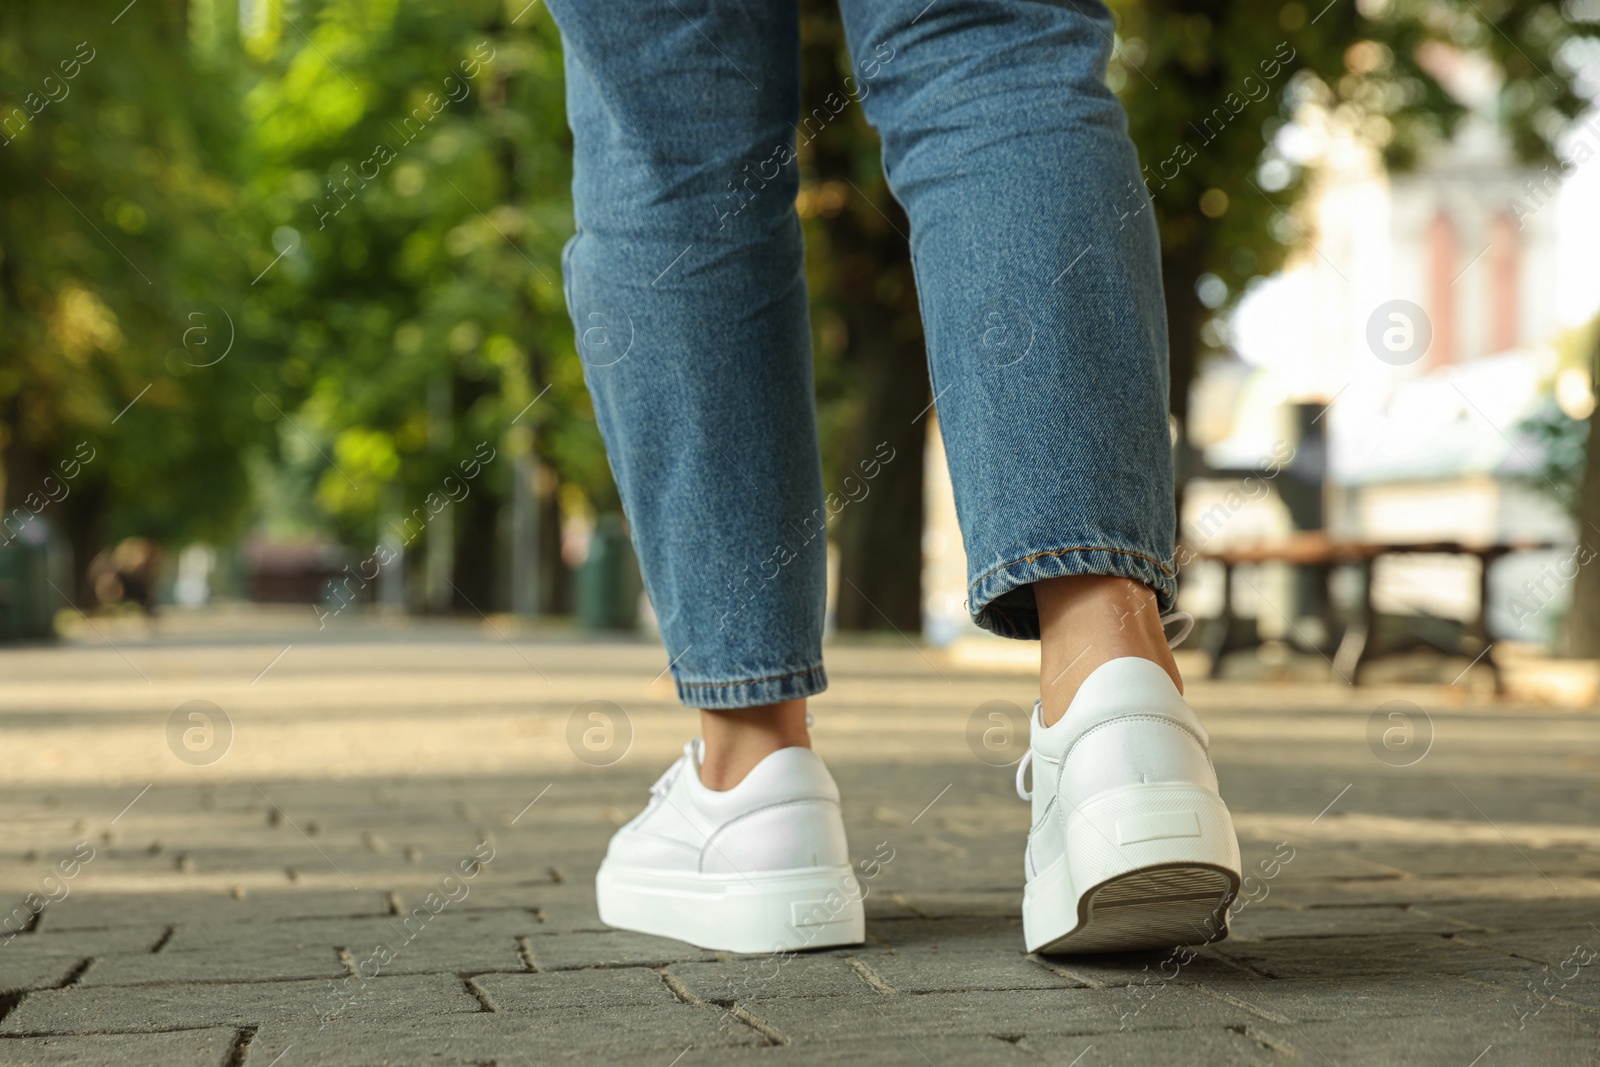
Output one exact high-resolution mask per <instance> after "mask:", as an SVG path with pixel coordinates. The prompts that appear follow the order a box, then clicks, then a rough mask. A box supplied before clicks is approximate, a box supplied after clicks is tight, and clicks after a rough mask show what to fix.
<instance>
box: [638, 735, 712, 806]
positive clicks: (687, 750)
mask: <svg viewBox="0 0 1600 1067" xmlns="http://www.w3.org/2000/svg"><path fill="white" fill-rule="evenodd" d="M699 743H700V741H699V739H698V738H696V739H695V740H693V741H690V742H688V743H687V744H685V745H684V746H683V755H681V756H679V757H678V758H677V759H676V760H674V761H673V762H672V766H670V767H668V768H667V769H666V770H664V771H662V772H661V777H660V778H657V779H656V783H655V785H652V786H651V787H650V806H651V807H654V806H655V805H656V804H658V803H660V802H661V801H662V800H664V799H666V795H667V792H668V791H669V790H670V789H671V788H672V783H673V782H675V781H677V780H678V775H680V774H682V773H683V768H684V767H686V766H688V765H689V764H690V763H693V762H694V746H695V745H698V744H699Z"/></svg>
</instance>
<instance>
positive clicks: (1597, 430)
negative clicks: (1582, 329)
mask: <svg viewBox="0 0 1600 1067" xmlns="http://www.w3.org/2000/svg"><path fill="white" fill-rule="evenodd" d="M1595 367H1596V369H1597V370H1600V340H1597V341H1596V351H1595ZM1597 385H1600V383H1597ZM1577 515H1578V557H1577V562H1578V563H1579V567H1578V574H1577V577H1576V578H1574V579H1573V583H1572V607H1571V609H1570V610H1569V611H1568V613H1567V642H1566V644H1567V647H1566V653H1567V654H1568V655H1569V656H1577V657H1580V658H1582V659H1600V407H1597V408H1596V409H1595V410H1594V411H1593V412H1591V413H1590V415H1589V444H1588V447H1587V448H1586V449H1585V451H1584V463H1583V478H1582V480H1581V481H1580V482H1579V483H1578V502H1577Z"/></svg>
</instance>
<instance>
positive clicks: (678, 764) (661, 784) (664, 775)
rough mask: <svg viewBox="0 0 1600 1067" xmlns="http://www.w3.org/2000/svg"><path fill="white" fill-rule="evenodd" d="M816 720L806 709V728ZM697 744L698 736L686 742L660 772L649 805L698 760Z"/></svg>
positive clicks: (653, 803)
mask: <svg viewBox="0 0 1600 1067" xmlns="http://www.w3.org/2000/svg"><path fill="white" fill-rule="evenodd" d="M816 721H817V720H816V717H815V716H813V715H812V714H811V712H809V711H807V712H806V729H808V730H809V729H810V728H811V727H812V726H814V725H816ZM698 744H701V741H700V739H699V738H698V737H697V738H695V739H694V740H693V741H689V742H687V743H686V744H685V745H684V746H683V755H681V756H679V757H678V758H677V759H676V760H674V761H673V764H672V766H670V767H668V768H667V769H666V770H664V771H662V772H661V777H660V778H657V779H656V782H655V784H654V785H652V786H651V787H650V806H651V807H654V806H655V805H656V804H658V803H660V802H661V801H662V800H664V799H666V796H667V793H668V792H669V791H670V790H671V789H672V783H673V782H676V781H677V780H678V775H680V774H682V773H683V768H684V767H685V766H688V765H690V764H693V763H696V762H698V761H697V760H696V758H695V757H696V750H695V746H696V745H698Z"/></svg>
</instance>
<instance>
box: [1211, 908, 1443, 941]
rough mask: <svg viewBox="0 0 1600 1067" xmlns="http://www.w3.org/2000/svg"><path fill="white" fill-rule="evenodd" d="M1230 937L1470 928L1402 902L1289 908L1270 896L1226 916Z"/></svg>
mask: <svg viewBox="0 0 1600 1067" xmlns="http://www.w3.org/2000/svg"><path fill="white" fill-rule="evenodd" d="M1228 926H1229V931H1230V933H1229V938H1228V939H1229V940H1230V941H1261V940H1266V939H1270V938H1275V937H1362V936H1367V935H1370V934H1390V933H1395V934H1400V933H1415V934H1446V933H1457V932H1460V931H1462V930H1470V929H1474V927H1473V926H1472V925H1471V924H1469V923H1464V922H1461V921H1457V920H1454V919H1448V918H1444V917H1442V916H1439V915H1433V914H1429V913H1428V912H1425V911H1420V910H1416V909H1412V908H1408V907H1407V906H1405V905H1404V904H1353V905H1349V906H1345V907H1340V906H1330V905H1322V906H1314V907H1309V908H1289V907H1282V906H1277V907H1275V906H1273V904H1272V902H1271V901H1270V900H1268V901H1266V902H1264V903H1262V904H1258V905H1251V906H1248V907H1244V908H1236V909H1235V910H1234V912H1233V913H1232V915H1231V916H1230V918H1229V922H1228Z"/></svg>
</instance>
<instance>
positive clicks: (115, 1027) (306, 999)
mask: <svg viewBox="0 0 1600 1067" xmlns="http://www.w3.org/2000/svg"><path fill="white" fill-rule="evenodd" d="M358 988H359V990H360V993H361V997H360V999H359V1001H357V1002H356V1003H354V1004H352V1005H351V1006H349V1007H348V1008H346V1009H345V1012H344V1014H346V1015H358V1016H359V1017H360V1018H362V1019H366V1020H391V1019H401V1018H409V1017H411V1016H413V1015H426V1016H434V1015H446V1014H450V1013H452V1012H461V1011H478V1010H480V1008H481V1005H480V1004H479V1002H478V1001H477V999H476V998H474V997H473V996H472V995H471V994H470V993H469V992H468V991H467V989H466V986H465V984H464V983H463V982H462V980H461V979H460V978H457V977H456V976H455V975H415V976H410V975H401V976H397V977H393V978H385V977H379V978H377V979H374V980H373V981H370V982H367V983H365V985H362V986H359V987H358ZM337 1003H338V1001H337V1000H336V999H335V998H333V997H331V996H330V995H329V983H328V982H327V981H296V982H241V983H230V984H215V983H193V982H182V983H173V984H170V985H148V986H100V987H95V986H86V987H82V988H70V989H51V990H46V991H44V992H40V993H29V994H27V995H25V996H24V997H23V999H22V1002H21V1003H20V1004H18V1005H17V1006H16V1007H15V1008H13V1009H12V1010H11V1012H10V1014H8V1015H7V1016H6V1017H5V1020H4V1021H3V1022H0V1034H45V1033H130V1032H139V1031H150V1030H157V1029H169V1028H173V1027H180V1026H181V1027H205V1026H251V1025H255V1024H257V1023H260V1022H261V1021H263V1020H264V1019H278V1020H285V1019H293V1020H295V1021H296V1022H297V1023H300V1024H305V1023H314V1022H315V1020H316V1019H317V1018H318V1017H319V1016H320V1015H321V1014H324V1013H326V1012H327V1011H329V1010H331V1009H330V1005H336V1004H337Z"/></svg>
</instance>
